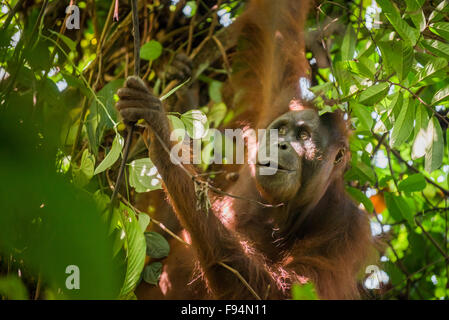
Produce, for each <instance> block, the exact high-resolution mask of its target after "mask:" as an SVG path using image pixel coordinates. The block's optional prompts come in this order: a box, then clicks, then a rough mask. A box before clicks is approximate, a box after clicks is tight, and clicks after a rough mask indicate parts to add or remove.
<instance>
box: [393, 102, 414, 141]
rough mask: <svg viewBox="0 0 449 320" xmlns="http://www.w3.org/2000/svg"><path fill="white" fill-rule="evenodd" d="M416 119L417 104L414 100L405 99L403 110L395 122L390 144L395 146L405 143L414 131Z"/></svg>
mask: <svg viewBox="0 0 449 320" xmlns="http://www.w3.org/2000/svg"><path fill="white" fill-rule="evenodd" d="M414 120H415V104H414V102H413V100H410V99H404V104H403V105H402V108H401V111H400V113H399V116H398V118H397V120H396V122H395V123H394V124H393V132H392V133H391V138H390V145H391V146H392V147H393V148H394V147H397V146H400V145H401V144H403V143H404V142H405V141H406V140H407V139H408V137H409V136H410V134H411V133H412V131H413V122H414Z"/></svg>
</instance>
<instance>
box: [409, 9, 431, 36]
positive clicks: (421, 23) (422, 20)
mask: <svg viewBox="0 0 449 320" xmlns="http://www.w3.org/2000/svg"><path fill="white" fill-rule="evenodd" d="M410 18H411V19H412V22H413V24H414V25H415V27H416V28H418V30H419V31H420V32H423V31H424V30H426V27H427V23H426V16H425V14H424V11H422V10H418V12H416V13H410Z"/></svg>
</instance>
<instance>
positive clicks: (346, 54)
mask: <svg viewBox="0 0 449 320" xmlns="http://www.w3.org/2000/svg"><path fill="white" fill-rule="evenodd" d="M356 42H357V36H356V34H355V32H354V28H353V27H352V25H351V24H349V25H348V27H347V28H346V33H345V36H344V38H343V42H342V44H341V60H352V59H354V53H355V45H356Z"/></svg>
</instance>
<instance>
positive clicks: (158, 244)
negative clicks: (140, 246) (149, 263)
mask: <svg viewBox="0 0 449 320" xmlns="http://www.w3.org/2000/svg"><path fill="white" fill-rule="evenodd" d="M145 241H146V243H147V255H149V256H150V257H151V258H154V259H161V258H164V257H166V256H168V254H169V253H170V245H169V244H168V242H167V240H165V238H164V237H163V236H161V235H160V234H159V233H157V232H153V231H150V232H145Z"/></svg>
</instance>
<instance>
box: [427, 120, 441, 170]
mask: <svg viewBox="0 0 449 320" xmlns="http://www.w3.org/2000/svg"><path fill="white" fill-rule="evenodd" d="M426 134H427V142H428V144H427V147H426V158H425V169H426V171H427V172H429V173H432V172H433V171H435V170H436V169H438V168H439V167H441V164H442V163H443V156H444V141H443V131H442V130H441V126H440V123H439V122H438V119H437V118H436V117H432V119H431V120H430V121H429V126H428V127H427V133H426Z"/></svg>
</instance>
